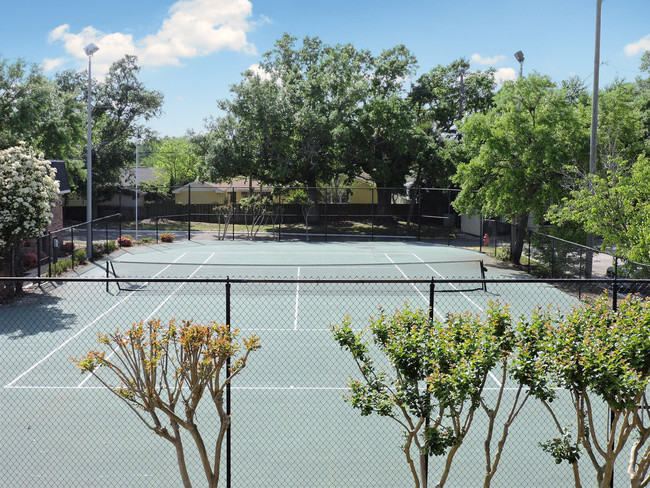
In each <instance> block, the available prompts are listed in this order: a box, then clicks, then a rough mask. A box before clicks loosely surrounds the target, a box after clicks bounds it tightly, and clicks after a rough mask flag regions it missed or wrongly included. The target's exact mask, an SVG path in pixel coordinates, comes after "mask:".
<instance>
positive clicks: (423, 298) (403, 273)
mask: <svg viewBox="0 0 650 488" xmlns="http://www.w3.org/2000/svg"><path fill="white" fill-rule="evenodd" d="M384 256H386V258H387V259H388V260H389V261H390V262H391V263H392V264H393V265H394V266H395V267H396V268H397V271H399V272H400V273H402V276H404V278H406V279H410V276H409V275H407V274H406V273H405V272H404V271H402V269H401V268H400V267H399V266H398V265H397V263H395V261H393V260H392V259H391V258H390V256H389V255H388V253H384ZM411 287H412V288H413V289H414V290H415V291H417V292H418V294H419V295H420V296H421V297H422V300H424V301H425V303H427V304H428V303H429V299H428V298H427V297H425V296H424V294H423V293H422V292H421V291H420V290H419V289H418V287H417V286H415V284H414V283H411ZM433 311H434V312H435V314H436V315H437V316H438V317H439V318H440V319H442V318H443V316H442V315H441V314H440V312H438V311H437V310H436V307H435V306H434V307H433Z"/></svg>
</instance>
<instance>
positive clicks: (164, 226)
mask: <svg viewBox="0 0 650 488" xmlns="http://www.w3.org/2000/svg"><path fill="white" fill-rule="evenodd" d="M190 228H191V230H192V231H195V232H218V231H219V230H221V231H222V232H223V224H222V225H221V226H219V224H216V223H210V222H192V223H191V227H190ZM134 229H135V223H134V222H124V223H123V224H122V230H123V231H131V230H134ZM138 229H139V230H156V222H155V220H143V221H141V222H139V224H138ZM186 230H187V222H183V221H177V220H169V219H160V220H159V221H158V231H159V232H164V231H176V232H182V231H186ZM278 230H279V227H278V224H275V225H273V224H267V225H262V226H261V227H260V229H259V232H261V233H277V232H278ZM281 231H282V233H291V234H301V233H305V232H306V230H305V225H304V224H302V223H292V224H282V226H281ZM232 232H233V226H232V225H230V226H229V227H228V233H229V234H230V233H232ZM234 232H235V233H236V234H242V233H246V232H247V228H246V226H245V225H243V224H235V225H234ZM309 232H310V233H312V234H325V232H327V233H328V234H347V235H354V236H357V235H358V236H364V235H373V234H374V235H377V236H382V235H386V236H404V237H407V236H410V237H416V236H417V232H418V228H417V224H410V225H409V224H407V223H406V222H405V221H396V222H395V224H392V225H379V224H375V225H373V224H372V223H371V222H351V221H339V222H337V223H335V224H334V223H328V225H327V227H325V225H324V224H318V225H310V226H309ZM421 236H422V237H423V238H426V239H447V238H448V237H450V233H449V231H448V230H447V229H442V228H438V227H425V226H423V227H422V229H421ZM451 237H452V238H453V237H455V236H454V234H453V232H452V234H451Z"/></svg>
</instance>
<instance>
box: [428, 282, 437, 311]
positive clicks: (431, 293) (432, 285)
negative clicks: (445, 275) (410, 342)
mask: <svg viewBox="0 0 650 488" xmlns="http://www.w3.org/2000/svg"><path fill="white" fill-rule="evenodd" d="M435 289H436V280H435V278H434V277H431V283H429V322H433V305H434V298H435V296H434V293H435Z"/></svg>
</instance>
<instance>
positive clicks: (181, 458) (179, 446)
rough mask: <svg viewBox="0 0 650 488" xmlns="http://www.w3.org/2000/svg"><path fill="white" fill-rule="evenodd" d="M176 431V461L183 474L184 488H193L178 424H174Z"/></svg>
mask: <svg viewBox="0 0 650 488" xmlns="http://www.w3.org/2000/svg"><path fill="white" fill-rule="evenodd" d="M172 428H173V429H174V439H175V442H174V443H173V444H174V448H175V449H176V460H177V462H178V469H179V470H180V472H181V480H183V488H192V483H191V482H190V476H189V474H188V473H187V463H186V462H185V451H184V450H183V441H182V440H181V432H180V429H179V428H178V424H177V423H176V422H172Z"/></svg>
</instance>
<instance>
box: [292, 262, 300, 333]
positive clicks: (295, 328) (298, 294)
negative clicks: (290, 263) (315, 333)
mask: <svg viewBox="0 0 650 488" xmlns="http://www.w3.org/2000/svg"><path fill="white" fill-rule="evenodd" d="M297 278H298V280H300V267H298V276H297ZM299 299H300V281H297V282H296V306H295V308H294V312H293V330H298V301H299Z"/></svg>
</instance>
